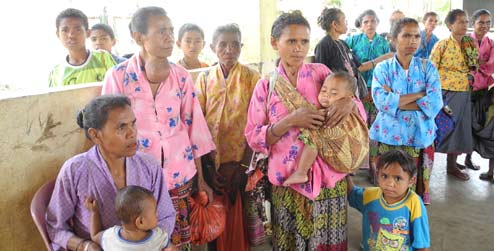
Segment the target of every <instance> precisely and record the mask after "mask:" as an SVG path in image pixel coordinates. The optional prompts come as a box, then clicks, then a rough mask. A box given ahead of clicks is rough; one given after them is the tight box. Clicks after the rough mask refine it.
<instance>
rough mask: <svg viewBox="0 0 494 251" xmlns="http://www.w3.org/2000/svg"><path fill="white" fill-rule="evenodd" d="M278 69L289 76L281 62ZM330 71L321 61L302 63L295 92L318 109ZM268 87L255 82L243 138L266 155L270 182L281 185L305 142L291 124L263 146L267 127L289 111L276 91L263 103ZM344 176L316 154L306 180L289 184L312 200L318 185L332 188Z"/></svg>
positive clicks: (261, 82)
mask: <svg viewBox="0 0 494 251" xmlns="http://www.w3.org/2000/svg"><path fill="white" fill-rule="evenodd" d="M277 71H278V73H280V74H281V75H282V76H283V77H284V78H285V79H288V78H287V77H286V74H285V70H284V69H283V66H282V65H281V64H280V66H279V67H278V69H277ZM330 73H331V72H330V70H329V69H328V68H327V67H326V66H325V65H323V64H304V65H302V66H301V68H300V70H299V72H298V77H297V91H298V92H299V93H300V94H301V95H302V96H303V97H305V98H306V99H307V101H309V102H310V103H312V104H314V105H316V106H317V107H318V108H319V107H320V105H319V103H318V101H317V96H318V93H319V90H320V89H321V85H322V83H323V82H324V79H325V78H326V76H328V75H329V74H330ZM268 89H269V88H268V80H266V79H261V80H259V81H258V82H257V85H256V88H255V89H254V94H253V95H252V99H251V101H250V105H249V112H248V115H247V125H246V127H245V137H246V138H247V142H248V143H249V145H250V147H251V148H252V149H253V150H254V151H258V152H262V153H265V154H269V160H268V163H269V164H268V165H269V166H268V177H269V181H270V182H271V183H272V184H273V185H275V186H281V185H282V184H283V181H284V180H285V179H286V178H288V176H290V175H291V174H292V173H293V172H294V171H295V170H296V169H297V168H298V162H299V159H300V155H301V153H302V150H303V148H304V143H303V142H302V141H300V140H299V134H300V130H299V129H298V128H295V127H292V128H291V129H290V130H289V131H288V132H287V133H286V134H285V135H283V136H282V137H281V139H280V140H278V141H277V142H276V143H274V144H273V145H271V146H269V147H267V146H266V133H267V129H268V128H269V126H270V125H271V124H274V123H276V122H278V121H279V120H281V119H282V118H284V117H286V116H287V115H288V114H289V111H288V110H287V108H286V107H285V106H284V105H283V103H282V101H281V100H280V98H279V97H278V96H277V94H276V92H275V91H273V93H272V96H271V98H270V99H269V105H268V106H266V100H267V96H268V92H269V91H268ZM267 110H268V111H267ZM345 175H346V174H344V173H339V172H336V171H335V170H334V169H333V168H332V167H330V166H329V165H327V164H326V163H325V162H324V161H323V160H322V159H321V158H320V157H317V159H316V161H314V164H313V165H312V167H311V171H310V175H309V181H308V182H307V183H303V184H296V185H292V186H291V188H292V189H294V190H295V191H297V192H298V193H300V194H302V195H304V196H306V197H307V198H309V199H314V198H316V197H317V196H318V195H319V193H320V192H321V188H332V187H334V186H335V184H336V182H338V181H340V180H341V179H343V178H344V177H345Z"/></svg>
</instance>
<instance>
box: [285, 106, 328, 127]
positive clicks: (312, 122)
mask: <svg viewBox="0 0 494 251" xmlns="http://www.w3.org/2000/svg"><path fill="white" fill-rule="evenodd" d="M290 117H291V123H292V125H293V126H295V127H299V128H307V129H312V130H316V129H318V128H319V127H321V126H322V125H323V122H324V111H323V110H319V111H316V110H312V109H310V108H299V109H297V110H296V111H294V112H292V113H291V114H290Z"/></svg>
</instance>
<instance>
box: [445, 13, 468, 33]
mask: <svg viewBox="0 0 494 251" xmlns="http://www.w3.org/2000/svg"><path fill="white" fill-rule="evenodd" d="M467 26H468V19H467V16H466V15H459V16H456V20H455V22H454V23H452V24H450V25H448V28H449V30H450V31H451V33H452V34H453V35H455V36H464V35H465V34H466V33H467Z"/></svg>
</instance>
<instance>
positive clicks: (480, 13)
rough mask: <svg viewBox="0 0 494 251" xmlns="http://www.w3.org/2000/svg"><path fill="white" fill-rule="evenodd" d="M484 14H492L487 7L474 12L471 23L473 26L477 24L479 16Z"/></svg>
mask: <svg viewBox="0 0 494 251" xmlns="http://www.w3.org/2000/svg"><path fill="white" fill-rule="evenodd" d="M482 15H488V16H491V13H490V12H489V11H488V10H486V9H480V10H476V11H475V12H474V13H473V14H472V19H471V20H470V24H471V25H472V26H473V25H474V24H475V21H477V19H479V17H480V16H482Z"/></svg>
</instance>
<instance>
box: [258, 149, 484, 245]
mask: <svg viewBox="0 0 494 251" xmlns="http://www.w3.org/2000/svg"><path fill="white" fill-rule="evenodd" d="M463 160H464V156H460V157H458V163H463ZM473 161H474V162H475V163H477V164H480V165H481V167H482V168H481V170H480V171H473V170H467V172H468V173H469V174H470V180H468V181H459V180H457V179H455V178H454V177H451V176H448V175H446V155H444V154H436V155H435V163H434V168H433V170H432V178H431V184H430V190H431V201H432V204H431V205H430V206H428V207H427V210H428V211H427V213H428V215H429V224H430V232H431V242H432V243H431V244H432V247H431V250H434V251H442V250H444V251H457V250H458V251H460V250H468V251H487V250H494V184H493V183H492V182H486V181H482V180H480V179H479V178H478V176H479V174H480V173H481V172H485V171H487V169H488V168H487V166H488V161H487V160H485V159H482V158H480V156H479V155H477V154H474V156H473ZM366 173H367V170H361V171H360V172H359V173H358V174H357V175H356V176H354V181H355V183H356V184H358V185H360V186H370V183H369V182H368V181H367V176H366ZM361 236H362V235H361V215H360V213H359V212H358V211H357V210H355V209H353V208H350V209H349V211H348V241H349V247H348V250H349V251H360V247H359V243H360V239H361ZM251 250H253V251H265V250H266V251H267V250H271V246H270V245H268V244H265V245H262V246H258V247H254V248H252V249H251Z"/></svg>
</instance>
